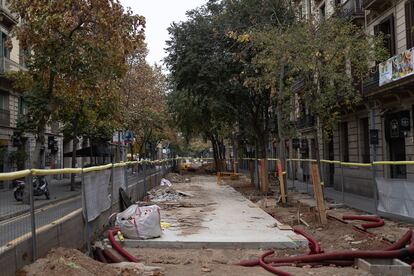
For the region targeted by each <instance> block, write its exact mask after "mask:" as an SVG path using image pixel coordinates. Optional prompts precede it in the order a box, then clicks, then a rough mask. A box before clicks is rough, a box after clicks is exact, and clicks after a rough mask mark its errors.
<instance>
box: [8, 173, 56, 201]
mask: <svg viewBox="0 0 414 276" xmlns="http://www.w3.org/2000/svg"><path fill="white" fill-rule="evenodd" d="M14 184H15V185H16V188H15V189H14V193H13V195H14V198H15V199H16V200H17V201H22V200H23V196H24V189H25V186H26V183H25V182H24V181H22V180H14ZM42 195H45V197H46V199H50V193H49V184H48V183H47V180H46V178H45V177H37V176H34V177H33V196H42Z"/></svg>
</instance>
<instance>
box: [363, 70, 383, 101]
mask: <svg viewBox="0 0 414 276" xmlns="http://www.w3.org/2000/svg"><path fill="white" fill-rule="evenodd" d="M362 87H363V88H362V89H363V95H368V94H372V93H373V92H375V91H376V90H378V88H379V71H378V66H375V67H373V68H371V70H370V72H369V74H368V77H367V78H366V79H365V80H364V82H363V85H362Z"/></svg>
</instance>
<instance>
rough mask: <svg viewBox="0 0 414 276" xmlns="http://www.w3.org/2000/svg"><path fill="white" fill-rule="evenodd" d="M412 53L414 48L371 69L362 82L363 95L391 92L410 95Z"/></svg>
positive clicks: (413, 76) (412, 86) (413, 85)
mask: <svg viewBox="0 0 414 276" xmlns="http://www.w3.org/2000/svg"><path fill="white" fill-rule="evenodd" d="M413 51H414V48H412V49H409V50H406V51H404V52H402V53H399V54H397V55H395V56H393V57H391V58H390V59H388V60H386V61H384V62H382V63H380V64H379V65H377V66H375V67H373V68H371V69H370V73H369V76H368V77H367V78H366V79H365V80H364V82H363V91H362V93H363V95H364V96H372V95H374V94H375V95H378V94H380V93H383V92H387V94H391V93H389V92H390V91H391V90H392V91H394V92H397V91H399V92H402V93H409V94H411V91H412V90H413V89H414V62H413V61H412V60H411V58H410V57H411V55H412V53H413ZM392 94H393V95H396V94H397V93H392Z"/></svg>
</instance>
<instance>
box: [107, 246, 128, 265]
mask: <svg viewBox="0 0 414 276" xmlns="http://www.w3.org/2000/svg"><path fill="white" fill-rule="evenodd" d="M102 254H103V255H104V257H105V259H106V260H107V261H108V263H122V262H123V261H124V260H122V259H121V258H120V257H119V256H116V255H114V254H113V253H112V252H111V251H110V250H109V249H108V248H105V249H104V250H103V251H102Z"/></svg>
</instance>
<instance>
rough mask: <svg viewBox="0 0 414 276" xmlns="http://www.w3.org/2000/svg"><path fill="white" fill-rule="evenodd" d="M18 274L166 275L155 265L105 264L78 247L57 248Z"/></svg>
mask: <svg viewBox="0 0 414 276" xmlns="http://www.w3.org/2000/svg"><path fill="white" fill-rule="evenodd" d="M16 275H27V276H43V275H48V276H55V275H56V276H61V275H72V276H89V275H100V276H114V275H128V276H139V275H164V273H163V271H160V269H159V268H158V269H157V270H156V269H154V267H146V266H145V265H143V264H142V263H129V262H123V263H118V264H103V263H101V262H98V261H95V260H94V259H92V258H89V257H88V256H86V255H85V254H83V253H82V252H80V251H78V250H76V249H67V248H61V247H59V248H55V249H52V250H51V251H50V252H49V253H48V254H47V256H46V257H44V258H41V259H38V260H37V261H36V262H35V263H33V264H30V265H27V266H25V267H23V268H22V269H21V270H20V271H18V272H17V273H16Z"/></svg>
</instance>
